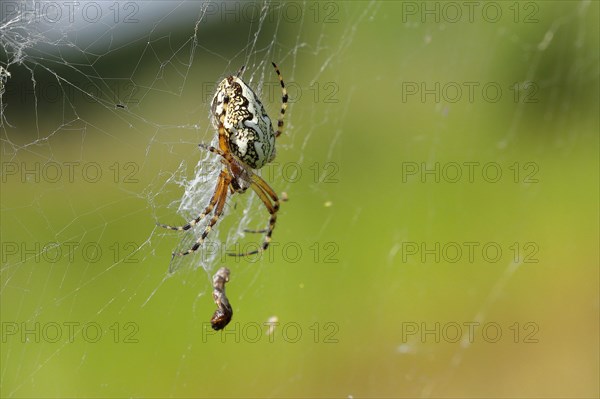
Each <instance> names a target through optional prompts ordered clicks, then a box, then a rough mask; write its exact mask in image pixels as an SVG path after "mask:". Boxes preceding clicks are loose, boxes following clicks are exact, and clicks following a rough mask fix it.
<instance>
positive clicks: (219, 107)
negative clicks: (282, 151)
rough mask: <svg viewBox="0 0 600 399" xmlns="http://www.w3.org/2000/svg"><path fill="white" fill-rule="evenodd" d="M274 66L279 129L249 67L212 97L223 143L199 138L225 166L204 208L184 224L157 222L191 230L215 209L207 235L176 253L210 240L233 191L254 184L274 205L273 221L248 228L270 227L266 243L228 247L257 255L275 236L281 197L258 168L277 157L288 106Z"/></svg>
mask: <svg viewBox="0 0 600 399" xmlns="http://www.w3.org/2000/svg"><path fill="white" fill-rule="evenodd" d="M272 64H273V67H274V68H275V72H276V73H277V76H278V78H279V83H280V84H281V91H282V100H281V111H280V114H279V120H278V121H277V130H274V129H273V125H272V124H271V119H270V118H269V115H267V112H266V111H265V108H264V106H263V105H262V103H261V102H260V100H259V99H258V96H257V95H256V94H255V93H254V91H252V89H251V88H250V86H248V85H247V84H246V83H244V81H243V80H242V79H241V78H240V75H241V74H242V72H243V71H244V67H242V68H240V70H239V72H238V73H237V75H236V76H229V77H227V78H225V79H223V81H222V82H221V83H220V84H219V86H218V87H217V91H216V93H215V95H214V97H213V100H212V106H211V116H212V123H213V126H214V127H215V129H217V131H218V133H219V148H215V147H213V146H208V145H206V144H203V143H201V144H199V147H200V148H202V149H205V150H207V151H210V152H212V153H214V154H216V155H218V156H219V157H221V163H222V164H223V169H222V170H221V173H220V174H219V177H218V179H217V184H216V187H215V190H214V192H213V195H212V198H211V199H210V201H209V203H208V205H207V206H206V208H204V210H203V211H202V213H201V214H200V215H199V216H198V217H197V218H195V219H193V220H190V221H189V222H188V223H187V224H186V225H184V226H169V225H165V224H161V223H157V224H158V225H159V226H161V227H164V228H166V229H170V230H177V231H184V230H189V229H191V228H192V227H194V226H195V225H196V224H197V223H199V222H200V220H202V219H203V218H204V217H205V216H206V215H208V214H210V213H211V212H213V216H212V218H211V219H210V221H209V222H208V225H207V226H206V228H205V229H204V232H203V233H202V235H201V236H200V237H199V238H198V239H197V240H196V243H194V245H193V246H192V247H191V248H190V249H188V250H187V251H185V252H174V253H173V257H175V256H183V255H188V254H191V253H192V252H195V251H196V250H197V249H198V248H199V247H200V245H202V243H203V242H204V240H205V239H206V237H207V236H208V234H209V233H210V231H211V229H212V228H213V226H214V225H215V224H216V223H217V220H219V217H220V216H221V214H222V213H223V208H224V207H225V200H226V198H227V192H228V191H231V193H232V194H234V193H240V194H241V193H243V192H245V191H246V190H247V189H248V188H251V189H252V190H253V191H254V192H255V193H256V194H257V195H258V197H259V198H260V200H261V201H262V203H263V204H264V206H265V207H266V208H267V211H269V214H270V218H269V226H268V228H267V229H264V230H246V231H247V232H255V233H266V235H265V238H264V241H263V244H262V246H261V247H259V248H258V249H256V250H253V251H249V252H246V253H228V254H229V255H233V256H246V255H253V254H257V253H259V252H262V251H265V250H266V249H267V248H268V247H269V243H270V242H271V235H272V234H273V229H274V228H275V222H276V221H277V211H278V210H279V198H278V197H277V194H276V193H275V191H274V190H273V189H272V188H271V187H270V186H269V185H268V184H267V182H266V181H264V180H263V179H262V178H261V177H260V176H258V175H256V174H255V173H254V172H253V170H258V169H260V168H262V167H263V166H264V165H266V164H267V163H269V162H271V161H273V159H275V139H276V138H277V137H279V136H280V135H281V133H282V131H283V117H284V115H285V110H286V108H287V101H288V95H287V90H286V88H285V84H284V82H283V77H282V76H281V72H279V68H278V67H277V65H276V64H275V63H274V62H273V63H272Z"/></svg>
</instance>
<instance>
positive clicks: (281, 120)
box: [271, 62, 288, 138]
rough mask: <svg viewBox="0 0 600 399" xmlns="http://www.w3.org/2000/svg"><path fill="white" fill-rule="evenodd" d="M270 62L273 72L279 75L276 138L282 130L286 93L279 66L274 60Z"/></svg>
mask: <svg viewBox="0 0 600 399" xmlns="http://www.w3.org/2000/svg"><path fill="white" fill-rule="evenodd" d="M271 64H273V67H274V68H275V72H277V76H278V77H279V83H280V84H281V111H280V113H279V120H278V121H277V131H276V132H275V138H277V137H279V136H281V133H282V132H283V117H284V115H285V110H286V109H287V102H288V94H287V89H286V88H285V83H283V77H282V76H281V72H279V67H277V64H275V63H274V62H272V63H271Z"/></svg>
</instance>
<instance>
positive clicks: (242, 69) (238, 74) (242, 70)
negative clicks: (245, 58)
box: [235, 65, 246, 78]
mask: <svg viewBox="0 0 600 399" xmlns="http://www.w3.org/2000/svg"><path fill="white" fill-rule="evenodd" d="M244 69H246V65H242V67H241V68H240V70H239V71H238V73H237V75H235V76H237V77H238V78H239V77H240V75H241V74H242V72H244Z"/></svg>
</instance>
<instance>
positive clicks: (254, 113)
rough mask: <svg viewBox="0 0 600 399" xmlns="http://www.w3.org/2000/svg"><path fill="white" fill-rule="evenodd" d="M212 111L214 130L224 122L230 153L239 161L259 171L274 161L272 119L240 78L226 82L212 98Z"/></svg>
mask: <svg viewBox="0 0 600 399" xmlns="http://www.w3.org/2000/svg"><path fill="white" fill-rule="evenodd" d="M225 96H227V97H228V100H227V106H226V107H224V106H223V103H224V99H225ZM211 111H212V116H213V118H212V119H213V124H214V125H215V127H218V125H219V120H220V118H223V127H224V129H225V133H226V135H227V140H228V143H229V147H230V151H231V152H232V154H233V155H234V156H235V157H236V158H237V159H239V160H240V161H242V162H243V163H244V164H246V165H248V166H249V167H251V168H252V169H260V168H262V167H263V166H264V165H266V164H267V163H269V162H271V161H272V160H273V159H275V131H274V130H273V125H272V124H271V119H270V118H269V116H268V115H267V112H266V111H265V108H264V106H263V105H262V103H261V102H260V100H259V99H258V96H257V95H256V93H254V91H253V90H252V89H251V88H250V87H249V86H248V85H247V84H246V83H244V82H243V81H242V80H241V79H240V78H238V77H236V76H229V77H227V78H225V79H223V81H222V82H221V83H220V84H219V86H218V88H217V91H216V93H215V95H214V97H213V101H212V108H211Z"/></svg>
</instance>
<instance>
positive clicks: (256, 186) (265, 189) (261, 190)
mask: <svg viewBox="0 0 600 399" xmlns="http://www.w3.org/2000/svg"><path fill="white" fill-rule="evenodd" d="M250 187H252V190H254V192H255V193H256V195H258V197H259V198H260V200H261V201H262V202H263V204H264V205H265V207H266V208H267V210H268V211H269V214H270V215H271V217H270V218H269V227H268V228H267V229H266V230H265V231H266V235H265V239H264V241H263V244H262V246H261V247H260V248H259V249H256V250H254V251H249V252H246V253H239V254H238V253H233V252H228V253H227V255H230V256H247V255H255V254H257V253H259V252H263V251H265V250H266V249H267V248H268V247H269V244H270V243H271V235H272V234H273V230H274V229H275V223H276V222H277V212H278V211H279V198H278V197H277V194H276V193H275V191H273V189H272V188H271V187H270V186H269V185H268V184H267V182H266V181H264V180H263V179H262V178H261V177H260V176H258V175H255V174H253V175H252V185H251V186H250ZM269 197H270V198H269ZM271 200H272V201H273V202H272V203H271Z"/></svg>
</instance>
